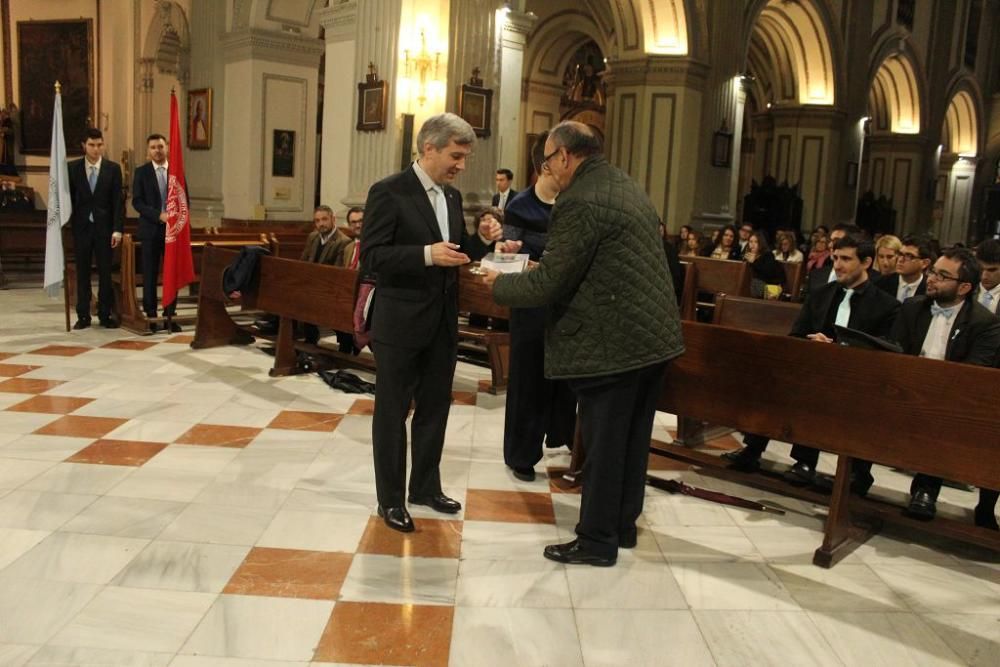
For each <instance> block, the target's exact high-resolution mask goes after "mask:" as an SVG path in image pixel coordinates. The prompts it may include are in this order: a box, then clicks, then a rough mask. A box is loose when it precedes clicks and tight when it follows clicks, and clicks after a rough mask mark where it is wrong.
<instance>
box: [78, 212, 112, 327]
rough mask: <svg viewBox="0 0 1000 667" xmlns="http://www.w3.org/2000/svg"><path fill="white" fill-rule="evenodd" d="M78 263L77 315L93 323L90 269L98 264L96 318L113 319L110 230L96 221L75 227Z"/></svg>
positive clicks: (79, 223)
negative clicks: (111, 317)
mask: <svg viewBox="0 0 1000 667" xmlns="http://www.w3.org/2000/svg"><path fill="white" fill-rule="evenodd" d="M73 250H74V255H75V260H76V315H77V317H78V318H79V319H81V320H90V267H91V264H92V263H93V264H96V265H97V316H98V317H99V318H101V319H102V320H105V319H107V318H108V317H110V316H111V312H112V311H113V310H114V306H115V297H114V292H113V291H112V289H111V231H110V230H108V229H105V228H103V226H100V225H97V224H96V223H93V222H86V221H84V222H82V223H81V222H75V223H74V224H73Z"/></svg>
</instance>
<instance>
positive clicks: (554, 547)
mask: <svg viewBox="0 0 1000 667" xmlns="http://www.w3.org/2000/svg"><path fill="white" fill-rule="evenodd" d="M542 555H544V556H545V557H546V558H548V559H549V560H554V561H555V562H557V563H565V564H566V565H592V566H594V567H611V566H613V565H614V564H615V563H616V562H617V561H618V559H617V558H607V557H604V556H598V555H596V554H592V553H588V552H586V551H584V550H583V547H581V546H580V542H579V541H578V540H573V541H572V542H567V543H566V544H550V545H549V546H547V547H545V551H543V552H542Z"/></svg>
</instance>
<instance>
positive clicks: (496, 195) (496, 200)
mask: <svg viewBox="0 0 1000 667" xmlns="http://www.w3.org/2000/svg"><path fill="white" fill-rule="evenodd" d="M516 194H517V190H515V189H514V188H511V189H510V190H508V191H507V201H505V202H504V204H503V207H504V208H505V209H506V208H507V205H508V204H510V200H511V199H513V198H514V195H516ZM499 205H500V193H499V192H497V193H494V194H493V206H499Z"/></svg>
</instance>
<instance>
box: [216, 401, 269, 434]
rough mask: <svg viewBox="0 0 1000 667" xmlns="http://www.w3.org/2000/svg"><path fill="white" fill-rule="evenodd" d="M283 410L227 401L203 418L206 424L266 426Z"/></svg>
mask: <svg viewBox="0 0 1000 667" xmlns="http://www.w3.org/2000/svg"><path fill="white" fill-rule="evenodd" d="M279 412H281V408H280V407H270V408H262V407H248V406H245V405H238V404H235V403H225V404H223V405H220V406H219V407H217V408H215V409H214V410H212V411H211V412H209V413H208V414H207V415H205V416H204V417H203V418H201V419H202V420H203V421H204V422H205V423H206V424H234V425H239V426H253V427H256V428H264V427H265V426H267V425H268V424H270V423H271V421H272V420H273V419H274V418H275V417H277V416H278V413H279Z"/></svg>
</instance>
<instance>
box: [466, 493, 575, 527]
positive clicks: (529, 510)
mask: <svg viewBox="0 0 1000 667" xmlns="http://www.w3.org/2000/svg"><path fill="white" fill-rule="evenodd" d="M465 519H466V520H467V521H508V522H513V523H555V522H556V517H555V513H554V512H553V510H552V495H551V494H549V493H537V492H533V491H487V490H484V489H469V490H468V491H467V492H466V494H465Z"/></svg>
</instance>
